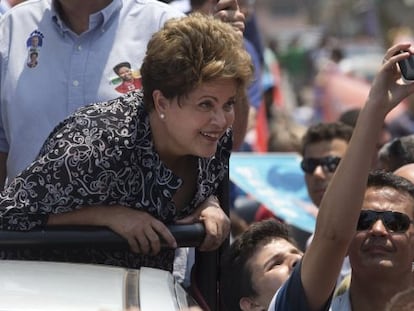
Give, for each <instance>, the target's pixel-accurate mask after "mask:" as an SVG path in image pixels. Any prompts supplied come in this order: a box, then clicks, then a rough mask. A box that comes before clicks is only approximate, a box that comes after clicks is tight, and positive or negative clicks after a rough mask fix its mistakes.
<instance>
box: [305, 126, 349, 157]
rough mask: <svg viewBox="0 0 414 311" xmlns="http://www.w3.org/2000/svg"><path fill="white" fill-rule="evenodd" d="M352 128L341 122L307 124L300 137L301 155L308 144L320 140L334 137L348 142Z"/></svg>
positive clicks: (329, 139)
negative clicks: (307, 126)
mask: <svg viewBox="0 0 414 311" xmlns="http://www.w3.org/2000/svg"><path fill="white" fill-rule="evenodd" d="M352 131H353V128H352V127H351V126H349V125H346V124H344V123H342V122H332V123H326V122H320V123H317V124H314V125H311V126H309V128H308V129H307V131H306V133H305V135H303V138H302V149H301V151H302V155H303V154H304V153H305V149H306V147H307V146H308V145H310V144H314V143H318V142H321V141H331V140H334V139H342V140H344V141H346V142H349V141H350V139H351V136H352Z"/></svg>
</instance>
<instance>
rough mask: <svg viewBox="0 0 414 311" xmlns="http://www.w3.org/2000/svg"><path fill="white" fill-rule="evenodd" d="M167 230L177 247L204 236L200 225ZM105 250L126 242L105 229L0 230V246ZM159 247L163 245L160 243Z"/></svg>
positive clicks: (198, 241)
mask: <svg viewBox="0 0 414 311" xmlns="http://www.w3.org/2000/svg"><path fill="white" fill-rule="evenodd" d="M168 229H169V230H170V231H171V233H172V234H173V236H174V237H175V239H176V241H177V244H178V247H197V246H199V245H200V244H201V243H202V241H203V240H204V237H205V230H204V226H203V225H202V224H201V223H196V224H191V225H170V226H168ZM89 245H93V246H94V247H99V246H102V247H105V248H108V247H110V248H128V243H127V241H126V240H125V239H124V238H123V237H121V236H120V235H118V234H116V233H115V232H113V231H112V230H110V229H108V228H105V227H92V226H55V227H48V228H47V229H44V230H36V231H24V232H22V231H0V248H1V247H33V246H42V247H48V246H50V247H52V246H53V247H55V246H59V247H65V246H89ZM161 245H162V246H163V247H166V244H165V243H163V242H161Z"/></svg>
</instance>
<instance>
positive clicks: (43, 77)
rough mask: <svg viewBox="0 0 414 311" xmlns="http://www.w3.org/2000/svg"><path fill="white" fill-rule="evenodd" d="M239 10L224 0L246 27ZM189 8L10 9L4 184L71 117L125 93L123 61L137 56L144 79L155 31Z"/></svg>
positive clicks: (2, 66) (0, 38) (0, 142)
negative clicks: (119, 67) (119, 69)
mask: <svg viewBox="0 0 414 311" xmlns="http://www.w3.org/2000/svg"><path fill="white" fill-rule="evenodd" d="M224 9H225V10H224ZM230 10H233V11H236V12H230ZM237 10H238V7H237V2H236V0H221V1H220V2H219V3H218V4H217V13H216V14H217V15H219V16H221V17H223V16H225V18H227V20H228V21H230V22H232V23H233V24H237V25H240V24H242V27H244V23H243V21H244V17H243V15H242V14H241V13H240V12H237ZM234 13H235V14H234ZM226 14H227V15H226ZM240 14H241V15H240ZM182 15H183V13H181V12H180V11H178V10H176V9H174V8H172V7H171V6H169V5H168V4H165V3H162V2H160V1H155V0H113V1H110V0H99V1H98V0H97V1H84V0H31V1H27V2H24V3H23V4H21V5H19V6H18V7H14V8H13V9H11V10H10V11H9V12H7V14H5V15H4V16H3V17H2V19H1V20H0V85H1V89H0V188H2V185H3V182H4V180H5V177H6V176H7V177H8V178H13V177H14V176H16V175H17V174H18V173H19V172H20V171H21V170H22V169H23V168H25V167H26V166H27V165H29V164H30V163H31V162H32V161H33V160H34V159H35V157H36V155H37V154H38V152H39V150H40V147H41V146H42V144H43V142H44V140H45V139H46V137H47V136H48V134H49V133H50V132H51V130H52V129H53V128H54V127H55V126H56V125H57V124H58V123H59V122H60V121H62V120H63V119H64V118H65V117H66V116H68V115H69V114H71V113H72V112H74V111H75V110H76V109H77V108H79V107H81V106H83V105H85V104H88V103H91V102H97V101H104V100H108V99H112V98H115V97H118V96H119V95H121V93H119V92H118V91H117V86H118V85H119V84H120V83H121V82H122V81H120V79H119V77H118V76H117V75H116V74H115V73H114V71H113V68H114V67H115V66H116V65H118V64H120V63H123V62H128V63H130V64H131V71H132V74H133V75H134V77H136V78H139V75H140V74H139V68H140V66H141V62H142V59H143V57H144V55H145V50H146V45H147V42H148V40H149V39H150V38H151V36H152V34H153V33H154V32H156V31H157V30H158V29H160V27H161V26H162V25H163V24H164V22H165V21H166V20H168V19H170V18H172V17H179V16H182ZM230 16H232V17H233V19H231V18H230ZM22 21H24V23H22ZM6 163H7V165H6Z"/></svg>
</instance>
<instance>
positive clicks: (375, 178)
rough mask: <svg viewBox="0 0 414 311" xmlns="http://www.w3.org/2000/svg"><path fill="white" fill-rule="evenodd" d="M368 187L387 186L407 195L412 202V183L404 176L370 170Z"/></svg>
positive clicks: (413, 187) (413, 194) (413, 195)
mask: <svg viewBox="0 0 414 311" xmlns="http://www.w3.org/2000/svg"><path fill="white" fill-rule="evenodd" d="M367 187H368V188H383V187H388V188H392V189H395V190H397V191H398V192H400V193H401V194H406V195H408V196H409V197H410V198H411V200H413V202H414V184H413V183H412V182H410V181H409V180H408V179H405V178H404V177H401V176H398V175H395V174H393V173H392V172H386V171H384V170H375V171H372V172H371V173H370V174H369V176H368V183H367ZM413 210H414V206H413Z"/></svg>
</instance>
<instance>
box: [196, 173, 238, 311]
mask: <svg viewBox="0 0 414 311" xmlns="http://www.w3.org/2000/svg"><path fill="white" fill-rule="evenodd" d="M229 180H230V179H229V176H228V174H227V176H226V178H225V179H224V180H223V182H222V183H221V184H220V188H219V192H218V198H219V200H220V205H221V207H222V209H223V210H224V212H225V213H226V214H227V215H229V208H230V181H229ZM229 241H230V240H229V239H227V240H226V241H224V242H223V244H222V245H221V247H220V248H219V249H218V250H217V251H213V252H200V251H198V250H196V252H195V266H194V269H195V280H196V282H197V287H198V289H199V291H200V293H201V294H202V296H203V298H204V301H205V302H206V303H207V305H208V306H209V308H210V311H219V310H220V299H219V297H220V293H219V282H220V273H219V272H220V257H221V254H222V252H223V251H224V250H225V249H226V248H228V247H229V245H230V242H229Z"/></svg>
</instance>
